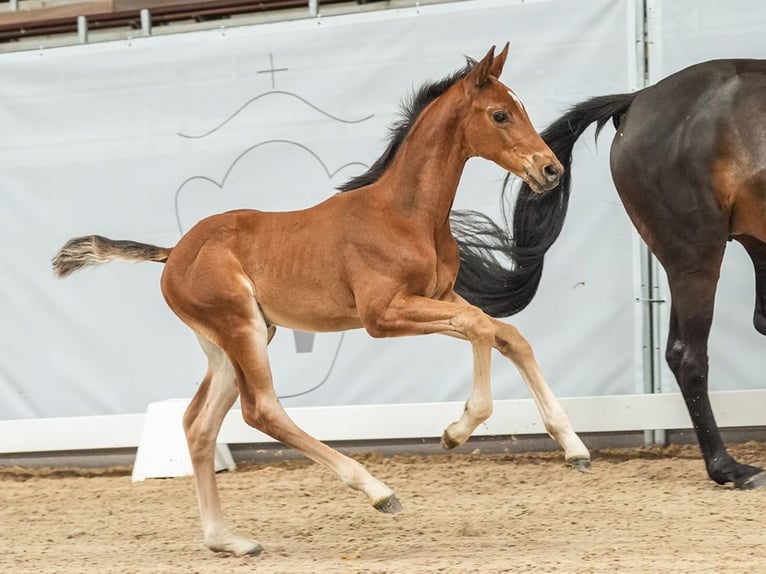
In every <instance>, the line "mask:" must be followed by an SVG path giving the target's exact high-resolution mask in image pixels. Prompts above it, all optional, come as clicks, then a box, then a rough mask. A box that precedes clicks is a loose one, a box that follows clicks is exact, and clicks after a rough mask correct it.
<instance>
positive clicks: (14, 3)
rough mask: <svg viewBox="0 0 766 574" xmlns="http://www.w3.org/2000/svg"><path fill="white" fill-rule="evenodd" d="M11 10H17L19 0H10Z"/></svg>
mask: <svg viewBox="0 0 766 574" xmlns="http://www.w3.org/2000/svg"><path fill="white" fill-rule="evenodd" d="M10 8H11V10H18V9H19V0H11V6H10Z"/></svg>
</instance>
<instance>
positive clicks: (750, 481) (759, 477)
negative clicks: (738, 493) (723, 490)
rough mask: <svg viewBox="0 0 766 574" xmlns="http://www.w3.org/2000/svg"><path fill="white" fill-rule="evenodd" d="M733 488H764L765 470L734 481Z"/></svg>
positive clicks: (765, 482) (765, 484) (765, 483)
mask: <svg viewBox="0 0 766 574" xmlns="http://www.w3.org/2000/svg"><path fill="white" fill-rule="evenodd" d="M734 488H737V489H739V490H753V489H755V488H766V472H759V473H758V474H754V475H752V476H748V477H747V478H746V479H745V480H743V481H741V482H740V481H735V482H734Z"/></svg>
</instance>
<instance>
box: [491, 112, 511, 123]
mask: <svg viewBox="0 0 766 574" xmlns="http://www.w3.org/2000/svg"><path fill="white" fill-rule="evenodd" d="M492 119H493V120H495V122H496V123H498V124H503V123H505V122H507V121H508V119H509V118H508V112H506V111H503V110H499V111H497V112H495V113H494V114H492Z"/></svg>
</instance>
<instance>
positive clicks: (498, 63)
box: [490, 42, 511, 80]
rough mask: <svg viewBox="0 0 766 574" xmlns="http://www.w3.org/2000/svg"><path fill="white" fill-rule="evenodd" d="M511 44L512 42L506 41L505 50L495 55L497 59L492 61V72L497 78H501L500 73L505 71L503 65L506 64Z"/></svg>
mask: <svg viewBox="0 0 766 574" xmlns="http://www.w3.org/2000/svg"><path fill="white" fill-rule="evenodd" d="M510 44H511V43H510V42H506V43H505V48H503V51H502V52H500V53H499V54H498V55H497V56H495V61H494V62H492V71H491V72H490V74H492V75H493V76H494V77H495V79H496V80H499V79H500V74H502V73H503V66H505V60H506V58H508V46H510Z"/></svg>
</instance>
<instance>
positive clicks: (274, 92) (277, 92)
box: [176, 90, 375, 139]
mask: <svg viewBox="0 0 766 574" xmlns="http://www.w3.org/2000/svg"><path fill="white" fill-rule="evenodd" d="M266 96H287V97H290V98H295V99H296V100H298V101H300V102H302V103H304V104H306V105H307V106H308V107H310V108H311V109H313V110H316V111H317V112H319V113H320V114H322V115H323V116H326V117H328V118H330V119H331V120H335V121H336V122H340V123H342V124H360V123H362V122H366V121H367V120H369V119H372V118H373V117H374V116H375V114H369V115H367V116H364V117H362V118H357V119H354V120H352V119H346V118H341V117H340V116H335V115H333V114H331V113H329V112H326V111H325V110H323V109H322V108H320V107H319V106H316V105H314V104H312V103H311V102H310V101H308V100H307V99H306V98H304V97H302V96H299V95H298V94H296V93H294V92H288V91H285V90H269V91H268V92H263V93H262V94H258V95H257V96H253V97H252V98H250V99H249V100H247V101H246V102H245V103H244V104H242V105H241V106H240V107H239V108H237V109H236V110H235V111H234V112H232V113H231V115H229V117H228V118H226V119H225V120H223V121H222V122H221V123H220V124H218V125H217V126H215V127H213V128H210V129H209V130H208V131H206V132H203V133H201V134H196V135H193V134H184V133H181V132H176V134H177V135H179V136H180V137H182V138H186V139H200V138H204V137H207V136H209V135H211V134H214V133H215V132H217V131H218V130H219V129H221V128H222V127H223V126H225V125H226V124H228V123H229V122H230V121H231V120H233V119H234V118H236V117H237V116H238V115H239V114H241V113H242V112H243V111H245V109H247V107H248V106H250V104H253V103H255V102H257V101H258V100H261V99H263V98H265V97H266Z"/></svg>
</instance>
